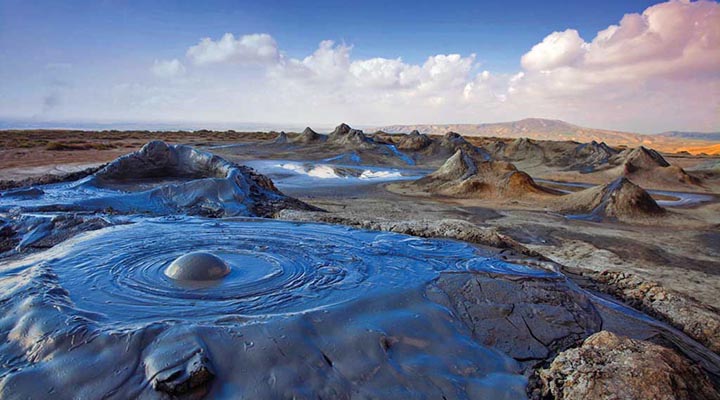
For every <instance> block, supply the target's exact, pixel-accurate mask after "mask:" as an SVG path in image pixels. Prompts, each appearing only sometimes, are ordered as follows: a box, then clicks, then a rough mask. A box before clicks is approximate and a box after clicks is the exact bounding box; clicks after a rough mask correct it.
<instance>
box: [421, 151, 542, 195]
mask: <svg viewBox="0 0 720 400" xmlns="http://www.w3.org/2000/svg"><path fill="white" fill-rule="evenodd" d="M413 184H414V185H415V186H417V187H420V188H422V189H423V190H425V191H428V192H430V193H438V194H443V195H448V196H456V197H503V198H521V197H524V196H528V195H551V194H553V191H551V190H549V189H545V188H543V187H541V186H539V185H537V184H536V183H535V182H534V181H533V179H532V178H531V177H530V176H529V175H528V174H526V173H524V172H522V171H518V170H517V168H515V166H514V165H513V164H511V163H508V162H504V161H480V162H478V161H476V160H475V159H474V157H473V156H471V155H470V154H468V153H466V152H465V151H463V150H458V151H457V152H456V153H455V154H454V155H453V156H452V157H450V158H449V159H448V160H447V161H446V162H445V164H443V165H442V166H441V167H440V168H439V169H438V170H437V171H435V172H433V173H432V174H430V175H428V176H426V177H423V178H421V179H418V180H417V181H415V182H414V183H413Z"/></svg>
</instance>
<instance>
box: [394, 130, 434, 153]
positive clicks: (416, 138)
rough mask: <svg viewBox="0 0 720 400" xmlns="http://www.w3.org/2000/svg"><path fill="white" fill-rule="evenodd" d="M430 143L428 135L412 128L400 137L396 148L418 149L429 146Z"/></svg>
mask: <svg viewBox="0 0 720 400" xmlns="http://www.w3.org/2000/svg"><path fill="white" fill-rule="evenodd" d="M431 144H432V139H430V137H429V136H428V135H425V134H424V133H420V132H418V131H417V130H414V131H412V132H410V133H409V134H407V135H405V136H404V137H403V138H402V139H400V141H399V142H398V144H397V148H398V149H400V150H410V151H418V150H422V149H424V148H426V147H428V146H430V145H431Z"/></svg>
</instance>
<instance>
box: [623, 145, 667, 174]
mask: <svg viewBox="0 0 720 400" xmlns="http://www.w3.org/2000/svg"><path fill="white" fill-rule="evenodd" d="M626 151H627V153H626V154H625V156H624V160H625V162H624V165H625V170H626V171H627V172H628V173H632V172H635V171H638V170H641V169H652V168H657V167H663V168H665V167H669V166H670V163H669V162H667V160H665V158H663V156H662V155H660V153H658V152H657V151H655V150H653V149H648V148H646V147H643V146H640V147H636V148H634V149H630V150H626Z"/></svg>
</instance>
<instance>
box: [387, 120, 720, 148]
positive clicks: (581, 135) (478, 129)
mask: <svg viewBox="0 0 720 400" xmlns="http://www.w3.org/2000/svg"><path fill="white" fill-rule="evenodd" d="M378 129H379V130H382V131H384V132H391V133H392V132H398V133H408V132H411V131H413V130H417V131H419V132H421V133H425V134H429V135H437V134H444V133H446V132H448V131H453V132H457V133H460V134H462V135H466V136H488V137H501V138H521V137H527V138H530V139H537V140H572V141H576V142H581V143H589V142H592V141H593V140H594V141H596V142H605V143H607V144H609V145H611V146H628V147H637V146H646V147H651V148H654V149H657V150H659V151H663V152H675V151H678V149H679V148H683V149H695V148H700V147H704V146H706V145H708V141H717V142H720V137H718V138H717V139H712V138H708V139H703V140H700V139H696V138H692V137H688V138H685V137H679V136H674V135H671V134H669V133H667V134H666V133H663V134H658V135H642V134H639V133H631V132H622V131H613V130H607V129H596V128H586V127H582V126H578V125H574V124H571V123H568V122H565V121H560V120H553V119H542V118H526V119H522V120H519V121H512V122H498V123H486V124H432V125H391V126H384V127H381V128H378ZM705 135H713V134H705ZM710 137H712V136H710Z"/></svg>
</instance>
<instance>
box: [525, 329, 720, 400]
mask: <svg viewBox="0 0 720 400" xmlns="http://www.w3.org/2000/svg"><path fill="white" fill-rule="evenodd" d="M538 375H539V378H540V385H541V387H542V389H541V390H542V394H543V395H544V396H551V398H554V399H562V400H575V399H577V400H584V399H638V400H640V399H658V400H671V399H672V400H675V399H677V400H683V399H687V400H690V399H697V400H701V399H718V398H720V393H718V392H717V391H716V390H715V389H714V388H713V386H712V384H711V383H710V381H709V379H708V378H707V376H706V375H705V374H704V373H703V371H701V370H700V369H699V368H697V367H695V366H693V365H691V364H690V363H689V362H688V361H687V360H686V359H684V358H683V357H681V356H680V355H679V354H677V353H676V352H675V351H673V350H671V349H668V348H665V347H662V346H659V345H656V344H653V343H650V342H646V341H642V340H634V339H630V338H626V337H623V336H618V335H616V334H614V333H612V332H608V331H601V332H598V333H596V334H594V335H592V336H590V337H589V338H587V339H586V340H585V341H584V342H583V344H582V346H580V347H579V348H574V349H570V350H566V351H564V352H562V353H560V354H559V355H558V356H557V357H556V358H555V359H554V360H553V362H552V363H551V364H550V366H549V367H548V368H547V369H542V370H540V371H538Z"/></svg>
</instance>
